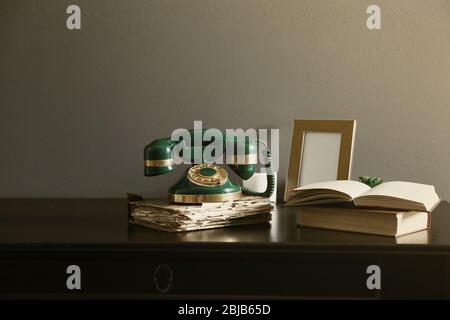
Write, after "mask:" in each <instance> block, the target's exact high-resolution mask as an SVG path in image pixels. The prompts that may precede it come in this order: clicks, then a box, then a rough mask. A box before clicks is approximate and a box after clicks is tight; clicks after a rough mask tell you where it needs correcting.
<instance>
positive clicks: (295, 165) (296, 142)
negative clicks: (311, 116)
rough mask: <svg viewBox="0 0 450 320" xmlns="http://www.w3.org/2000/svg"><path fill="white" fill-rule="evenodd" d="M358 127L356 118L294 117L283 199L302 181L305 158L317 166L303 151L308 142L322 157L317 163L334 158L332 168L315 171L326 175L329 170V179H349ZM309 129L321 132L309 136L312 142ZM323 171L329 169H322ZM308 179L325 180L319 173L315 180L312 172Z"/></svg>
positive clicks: (286, 198)
mask: <svg viewBox="0 0 450 320" xmlns="http://www.w3.org/2000/svg"><path fill="white" fill-rule="evenodd" d="M355 131H356V120H299V119H297V120H295V121H294V128H293V131H292V142H291V154H290V159H289V167H288V174H287V177H286V186H285V192H284V201H287V200H288V196H289V191H291V190H292V189H294V188H296V187H298V186H299V185H300V181H302V162H303V161H306V160H307V159H308V163H313V165H314V166H317V165H316V164H315V162H314V161H311V159H309V158H308V157H307V156H306V155H305V154H304V152H305V149H306V148H305V146H307V147H308V149H311V150H313V149H314V148H315V149H316V150H318V151H316V152H315V153H316V155H320V156H319V159H318V160H319V161H317V162H319V164H318V165H320V161H322V160H324V159H325V160H324V161H328V162H329V163H330V162H332V163H331V165H332V167H331V168H324V169H326V170H321V168H320V167H319V168H315V171H316V172H320V174H322V175H323V174H325V176H326V174H328V176H330V179H327V180H333V179H336V180H348V179H350V175H351V165H352V153H353V143H354V135H355ZM310 133H312V134H315V133H318V135H316V138H314V139H311V138H308V141H311V142H308V143H307V141H306V138H307V137H310V136H311V135H308V134H310ZM311 137H313V136H311ZM314 140H316V141H318V142H320V141H321V142H323V143H324V144H323V146H322V149H320V148H319V149H318V147H315V146H314V145H311V143H313V142H314ZM328 150H331V151H330V152H334V154H331V156H328V155H326V153H327V152H329V151H328ZM305 165H306V164H305ZM310 171H311V170H310ZM312 171H314V170H312ZM323 171H326V172H327V173H322V172H323ZM334 171H336V177H334V173H333V172H334ZM320 174H319V175H320ZM331 175H332V176H333V177H331ZM308 180H309V183H312V182H319V181H325V180H320V177H317V179H316V180H317V181H314V179H313V178H311V172H310V173H309V177H308ZM305 184H308V183H305Z"/></svg>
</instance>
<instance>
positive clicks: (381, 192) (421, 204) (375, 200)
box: [286, 180, 440, 212]
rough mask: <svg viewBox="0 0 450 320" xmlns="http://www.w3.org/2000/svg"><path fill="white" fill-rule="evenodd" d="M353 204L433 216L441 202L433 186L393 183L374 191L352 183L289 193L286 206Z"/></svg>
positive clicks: (332, 183)
mask: <svg viewBox="0 0 450 320" xmlns="http://www.w3.org/2000/svg"><path fill="white" fill-rule="evenodd" d="M335 202H353V204H354V205H355V206H357V207H375V208H387V209H400V210H408V211H422V212H431V211H433V209H434V208H435V207H436V206H437V205H438V204H439V202H440V199H439V196H438V195H437V194H436V191H435V189H434V186H431V185H426V184H420V183H413V182H402V181H392V182H384V183H382V184H379V185H377V186H376V187H374V188H371V187H369V186H368V185H366V184H364V183H362V182H358V181H352V180H336V181H327V182H318V183H313V184H309V185H306V186H303V187H299V188H295V189H293V190H292V191H291V192H290V193H289V199H288V201H287V202H286V205H287V206H296V205H298V206H310V205H315V204H325V203H335Z"/></svg>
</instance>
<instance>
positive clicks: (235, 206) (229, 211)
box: [130, 197, 273, 232]
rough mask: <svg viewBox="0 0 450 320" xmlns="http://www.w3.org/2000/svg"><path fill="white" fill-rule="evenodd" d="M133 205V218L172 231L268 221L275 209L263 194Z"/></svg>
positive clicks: (131, 217) (137, 222)
mask: <svg viewBox="0 0 450 320" xmlns="http://www.w3.org/2000/svg"><path fill="white" fill-rule="evenodd" d="M130 206H131V216H130V222H132V223H135V224H140V225H143V226H146V227H150V228H154V229H158V230H164V231H172V232H177V231H189V230H201V229H208V228H218V227H225V226H233V225H243V224H253V223H261V222H267V221H270V219H271V214H270V211H271V210H272V209H273V206H272V205H271V203H270V200H269V199H267V198H262V197H244V198H242V199H240V200H234V201H227V202H218V203H204V204H198V205H183V204H171V203H170V204H169V203H167V201H163V200H145V201H135V202H130Z"/></svg>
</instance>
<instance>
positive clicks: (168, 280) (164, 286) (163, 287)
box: [153, 264, 173, 293]
mask: <svg viewBox="0 0 450 320" xmlns="http://www.w3.org/2000/svg"><path fill="white" fill-rule="evenodd" d="M153 282H154V283H155V287H156V290H158V292H160V293H167V292H169V291H170V289H172V285H173V272H172V269H171V268H170V267H169V266H168V265H166V264H160V265H158V266H157V267H156V269H155V272H154V274H153Z"/></svg>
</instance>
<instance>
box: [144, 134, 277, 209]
mask: <svg viewBox="0 0 450 320" xmlns="http://www.w3.org/2000/svg"><path fill="white" fill-rule="evenodd" d="M205 131H206V129H203V130H200V131H197V130H189V134H190V136H191V138H192V139H191V141H194V139H193V137H194V136H195V135H196V134H197V135H199V134H200V135H201V137H202V138H203V134H204V133H205ZM202 141H203V139H202ZM180 143H182V141H173V140H171V138H170V137H168V138H163V139H157V140H154V141H153V142H151V143H150V144H148V145H147V146H146V147H145V149H144V158H145V175H146V176H148V177H150V176H157V175H162V174H166V173H170V172H172V171H174V170H175V164H174V160H173V151H174V148H175V147H176V146H177V145H179V144H180ZM211 143H212V141H206V142H204V141H203V142H202V145H201V146H200V148H201V150H200V151H201V155H202V159H200V160H201V161H198V160H199V159H194V158H195V154H196V152H195V150H194V149H195V148H196V147H195V146H193V147H191V146H187V147H185V148H184V149H182V150H181V153H182V154H183V153H187V154H190V160H191V163H194V160H196V162H197V163H198V162H200V163H199V164H196V165H193V166H191V167H190V168H189V169H187V170H186V172H185V174H184V175H183V176H182V177H181V179H179V180H178V181H177V182H176V183H175V184H174V185H173V186H171V187H170V188H169V200H170V201H171V202H175V203H204V202H223V201H229V200H237V199H240V198H241V197H242V195H253V196H262V197H267V198H268V197H270V196H271V195H272V193H273V191H274V188H275V178H274V175H273V170H272V168H271V155H270V150H269V149H268V147H267V146H266V148H265V149H266V150H265V156H266V159H265V160H266V161H265V163H266V164H265V165H264V167H265V169H266V174H267V188H266V190H265V191H264V192H255V191H254V190H251V189H248V188H244V187H241V186H239V185H238V184H237V183H235V182H233V181H232V180H231V179H230V178H229V176H228V172H227V171H226V170H225V169H224V168H223V167H221V166H219V165H217V164H215V163H210V159H209V160H208V161H204V160H205V159H203V151H204V149H205V148H206V147H207V146H208V145H210V144H211ZM222 146H223V148H222V149H223V150H222V152H224V151H226V147H227V146H228V147H229V148H234V151H237V152H234V153H233V155H234V156H233V157H232V158H231V159H227V165H228V167H230V169H231V170H233V171H234V172H235V173H236V174H237V175H238V176H239V177H241V178H242V179H244V180H247V179H249V178H250V177H251V176H253V174H254V173H255V171H256V164H257V160H258V153H257V147H258V140H256V139H252V138H250V137H248V136H245V137H243V138H239V137H236V136H233V137H226V136H223V144H222ZM188 149H189V150H188ZM239 150H243V152H242V151H241V154H239V153H238V152H239ZM198 151H199V150H197V154H198ZM216 156H219V155H216Z"/></svg>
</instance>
